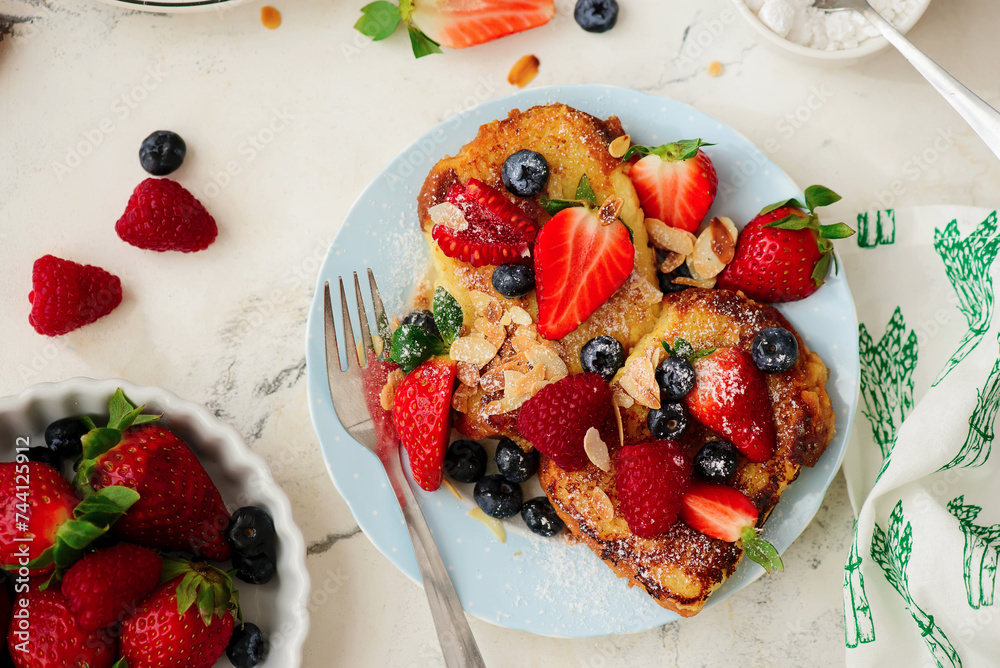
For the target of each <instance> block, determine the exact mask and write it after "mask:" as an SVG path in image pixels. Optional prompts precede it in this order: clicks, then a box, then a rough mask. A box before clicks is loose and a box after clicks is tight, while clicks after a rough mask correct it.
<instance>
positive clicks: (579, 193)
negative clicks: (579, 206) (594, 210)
mask: <svg viewBox="0 0 1000 668" xmlns="http://www.w3.org/2000/svg"><path fill="white" fill-rule="evenodd" d="M575 197H576V199H578V200H583V201H584V202H587V203H588V204H592V205H594V206H597V194H596V193H595V192H594V188H593V186H591V185H590V179H588V178H587V175H586V174H584V175H583V176H581V177H580V182H579V183H578V184H576V195H575Z"/></svg>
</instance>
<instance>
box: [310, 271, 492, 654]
mask: <svg viewBox="0 0 1000 668" xmlns="http://www.w3.org/2000/svg"><path fill="white" fill-rule="evenodd" d="M337 281H338V283H339V284H340V307H341V311H342V313H343V321H344V340H345V341H344V343H345V347H346V348H347V369H346V371H345V370H343V369H342V368H341V366H340V350H339V348H338V346H337V328H336V325H335V324H334V320H333V304H332V302H331V300H330V282H329V281H327V282H326V283H325V284H324V285H323V305H324V308H323V338H324V341H325V344H326V375H327V381H328V382H329V384H330V398H331V399H332V400H333V406H334V408H335V409H336V413H337V418H338V419H339V420H340V423H341V424H342V425H344V429H346V430H347V432H348V433H349V434H350V435H351V436H353V437H354V438H355V439H356V440H357V441H358V442H360V443H361V444H362V445H364V446H365V447H366V448H368V449H369V450H371V451H372V452H374V453H375V454H376V455H377V456H378V458H379V461H381V462H382V466H383V467H384V468H385V473H386V475H387V476H388V478H389V484H390V485H391V486H392V489H393V491H394V492H395V493H396V499H397V500H398V501H399V506H400V508H401V509H402V511H403V519H404V520H406V528H407V530H408V531H409V532H410V540H411V541H412V542H413V551H414V554H415V555H416V557H417V566H418V568H419V569H420V577H421V578H422V579H423V582H424V593H426V594H427V602H428V604H429V605H430V608H431V616H432V617H433V618H434V628H435V630H436V631H437V636H438V642H440V644H441V651H442V652H443V654H444V660H445V664H446V665H447V666H449V667H450V668H452V667H454V668H458V667H459V666H463V667H473V668H478V667H482V668H485V665H486V664H484V663H483V657H482V655H481V654H480V653H479V646H478V645H476V639H475V638H474V637H473V635H472V629H470V628H469V622H468V620H467V619H466V618H465V613H464V612H463V611H462V604H461V603H460V602H459V600H458V594H457V593H455V586H454V585H453V584H452V582H451V578H449V577H448V571H447V569H446V568H445V565H444V561H443V560H442V559H441V553H440V552H438V549H437V545H436V544H435V543H434V538H433V536H431V530H430V528H429V527H428V526H427V520H425V519H424V515H423V513H422V512H421V511H420V506H419V505H418V504H417V499H416V498H415V497H414V496H413V490H411V489H410V485H409V484H408V483H407V482H406V479H405V478H404V477H403V467H402V462H401V461H400V452H399V442H398V441H392V439H388V440H389V441H392V442H385V439H383V441H382V442H379V439H378V438H377V436H376V430H375V424H374V423H373V421H372V416H371V415H370V414H369V413H368V407H367V405H366V403H365V389H366V388H365V387H364V385H365V382H364V377H363V375H364V373H365V369H367V367H368V365H369V363H370V361H371V360H373V359H374V358H375V348H374V346H373V344H372V337H371V332H370V331H369V329H368V316H367V314H366V312H365V304H364V299H363V298H362V296H361V285H360V284H359V283H358V274H357V272H354V294H355V298H356V299H357V304H358V319H359V320H360V324H361V344H362V346H363V348H364V358H365V359H364V361H361V360H359V359H358V357H359V356H358V349H357V345H356V344H355V342H354V331H353V326H352V324H351V315H350V312H349V310H348V307H347V295H346V294H345V293H344V280H343V278H340V277H338V278H337ZM368 283H369V286H370V288H371V293H372V302H373V305H374V308H375V320H376V324H377V326H378V328H379V333H380V334H381V335H382V337H383V340H384V341H387V340H388V339H387V338H386V334H387V333H388V330H389V326H388V320H387V319H386V316H385V309H384V308H383V306H382V298H381V296H380V295H379V292H378V286H377V285H376V284H375V275H374V274H373V273H372V270H371V269H369V270H368ZM369 389H371V388H369Z"/></svg>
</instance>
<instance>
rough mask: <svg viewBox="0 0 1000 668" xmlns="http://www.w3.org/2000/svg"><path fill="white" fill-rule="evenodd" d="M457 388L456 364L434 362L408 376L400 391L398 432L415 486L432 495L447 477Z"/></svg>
mask: <svg viewBox="0 0 1000 668" xmlns="http://www.w3.org/2000/svg"><path fill="white" fill-rule="evenodd" d="M454 384H455V363H454V362H452V361H451V360H445V359H440V358H434V359H429V360H427V361H426V362H424V363H423V364H421V365H420V366H418V367H417V368H416V369H414V370H413V371H411V372H410V373H409V374H407V376H406V378H404V379H403V382H402V383H400V384H399V387H398V388H397V389H396V396H395V403H394V405H393V408H392V416H393V419H394V420H395V422H396V431H397V432H398V433H399V440H400V441H401V442H402V443H403V447H405V448H406V454H407V455H408V456H409V458H410V470H411V471H412V472H413V480H414V482H416V483H417V484H418V485H420V488H421V489H424V490H427V491H428V492H433V491H434V490H436V489H437V488H438V487H440V486H441V479H442V477H443V475H444V452H445V449H446V448H447V447H448V433H449V430H450V429H451V393H452V387H453V386H454Z"/></svg>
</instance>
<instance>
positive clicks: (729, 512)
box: [680, 481, 785, 573]
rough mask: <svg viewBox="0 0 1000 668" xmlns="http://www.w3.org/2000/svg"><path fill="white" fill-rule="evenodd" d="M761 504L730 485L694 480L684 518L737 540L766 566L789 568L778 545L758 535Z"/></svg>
mask: <svg viewBox="0 0 1000 668" xmlns="http://www.w3.org/2000/svg"><path fill="white" fill-rule="evenodd" d="M759 515H760V513H759V511H758V510H757V506H755V505H754V504H753V502H752V501H751V500H750V499H749V498H747V496H746V495H745V494H743V492H741V491H739V490H738V489H736V488H734V487H730V486H729V485H723V484H719V483H709V482H698V481H692V482H691V484H690V486H689V487H688V490H687V493H686V494H685V495H684V500H683V502H682V503H681V513H680V516H681V520H682V521H683V522H684V523H685V524H687V525H688V526H689V527H691V528H692V529H695V530H696V531H700V532H701V533H703V534H705V535H706V536H711V537H712V538H717V539H719V540H724V541H726V542H727V543H736V544H737V545H738V546H739V547H740V548H741V549H742V550H743V551H744V552H745V553H746V555H747V556H748V557H750V558H751V559H753V560H754V561H756V562H757V563H758V564H760V565H761V566H763V567H764V570H766V571H767V572H768V573H770V572H771V571H772V570H773V569H775V568H777V569H778V570H781V571H783V570H785V565H784V564H783V563H782V561H781V556H779V555H778V551H777V550H776V549H774V546H773V545H771V544H770V543H768V542H767V541H766V540H764V539H763V538H761V537H760V536H759V535H758V534H757V518H758V517H759Z"/></svg>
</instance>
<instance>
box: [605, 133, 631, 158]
mask: <svg viewBox="0 0 1000 668" xmlns="http://www.w3.org/2000/svg"><path fill="white" fill-rule="evenodd" d="M631 145H632V138H631V137H629V136H628V135H622V136H621V137H618V138H616V139H612V140H611V143H610V144H608V153H610V154H611V157H612V158H620V157H622V156H623V155H625V154H626V153H628V149H629V146H631Z"/></svg>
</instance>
